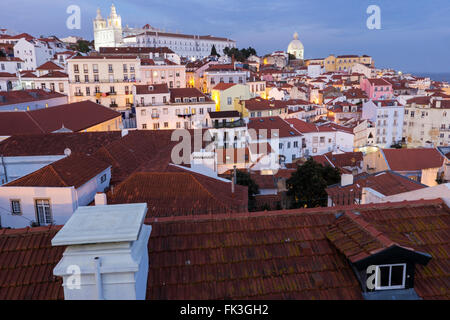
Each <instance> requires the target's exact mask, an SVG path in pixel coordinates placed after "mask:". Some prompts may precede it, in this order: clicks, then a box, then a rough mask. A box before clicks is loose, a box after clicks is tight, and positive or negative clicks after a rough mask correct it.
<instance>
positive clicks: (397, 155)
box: [382, 148, 444, 171]
mask: <svg viewBox="0 0 450 320" xmlns="http://www.w3.org/2000/svg"><path fill="white" fill-rule="evenodd" d="M382 151H383V153H384V156H385V158H386V161H387V163H388V164H389V167H390V168H391V170H394V171H416V170H422V169H428V168H438V167H441V166H442V165H443V163H444V157H443V156H442V155H441V154H440V153H439V151H438V150H437V149H435V148H417V149H382Z"/></svg>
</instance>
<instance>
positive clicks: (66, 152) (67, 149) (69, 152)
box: [64, 148, 72, 157]
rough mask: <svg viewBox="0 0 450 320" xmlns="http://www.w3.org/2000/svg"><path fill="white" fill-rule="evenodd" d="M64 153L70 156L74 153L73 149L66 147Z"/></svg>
mask: <svg viewBox="0 0 450 320" xmlns="http://www.w3.org/2000/svg"><path fill="white" fill-rule="evenodd" d="M64 154H65V155H66V156H67V157H68V156H70V155H71V154H72V150H70V149H69V148H65V149H64Z"/></svg>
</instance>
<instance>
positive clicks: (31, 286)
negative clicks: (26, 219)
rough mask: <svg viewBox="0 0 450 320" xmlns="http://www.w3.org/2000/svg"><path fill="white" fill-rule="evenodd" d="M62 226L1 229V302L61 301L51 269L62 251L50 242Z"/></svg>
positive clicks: (59, 282)
mask: <svg viewBox="0 0 450 320" xmlns="http://www.w3.org/2000/svg"><path fill="white" fill-rule="evenodd" d="M61 227H62V226H51V227H38V228H24V229H0V300H50V299H51V300H56V299H59V300H61V299H64V292H63V290H62V279H61V278H59V277H55V276H53V268H54V267H55V266H56V264H57V263H58V262H59V260H60V259H61V257H62V254H63V252H64V249H65V248H64V247H52V245H51V242H50V241H51V239H52V238H53V237H54V236H55V234H56V233H57V232H58V231H59V229H61Z"/></svg>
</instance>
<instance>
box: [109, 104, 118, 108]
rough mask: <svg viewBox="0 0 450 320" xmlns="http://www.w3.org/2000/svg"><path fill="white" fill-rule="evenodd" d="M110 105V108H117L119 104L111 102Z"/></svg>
mask: <svg viewBox="0 0 450 320" xmlns="http://www.w3.org/2000/svg"><path fill="white" fill-rule="evenodd" d="M109 107H110V108H117V107H118V105H117V103H111V104H110V105H109Z"/></svg>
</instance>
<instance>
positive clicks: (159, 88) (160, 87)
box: [135, 83, 169, 94]
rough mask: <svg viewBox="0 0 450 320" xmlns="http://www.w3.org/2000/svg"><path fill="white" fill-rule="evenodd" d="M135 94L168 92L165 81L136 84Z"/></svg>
mask: <svg viewBox="0 0 450 320" xmlns="http://www.w3.org/2000/svg"><path fill="white" fill-rule="evenodd" d="M135 87H136V93H137V94H160V93H169V87H168V86H167V83H162V84H151V85H136V86H135Z"/></svg>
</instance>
